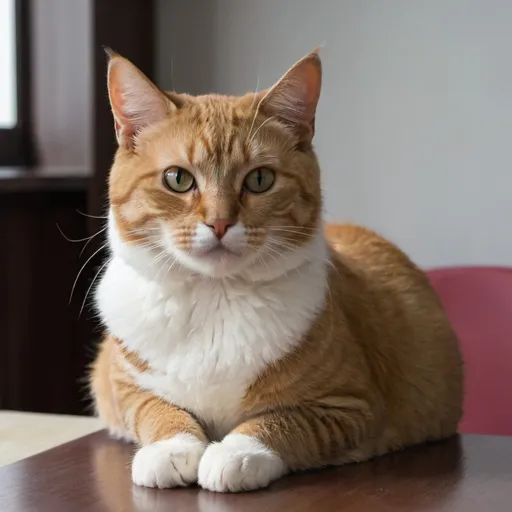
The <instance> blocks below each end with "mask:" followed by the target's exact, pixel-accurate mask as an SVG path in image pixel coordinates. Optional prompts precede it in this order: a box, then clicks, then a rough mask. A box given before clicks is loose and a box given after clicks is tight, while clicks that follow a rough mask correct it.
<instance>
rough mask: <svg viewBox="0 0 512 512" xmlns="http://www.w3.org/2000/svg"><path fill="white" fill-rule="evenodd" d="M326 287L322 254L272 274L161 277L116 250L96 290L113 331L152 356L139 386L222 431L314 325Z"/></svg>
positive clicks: (233, 422)
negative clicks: (261, 378)
mask: <svg viewBox="0 0 512 512" xmlns="http://www.w3.org/2000/svg"><path fill="white" fill-rule="evenodd" d="M325 287H326V284H325V263H324V260H323V259H322V258H319V259H318V260H317V261H314V262H312V263H311V262H308V263H305V264H304V265H302V266H301V267H300V268H298V269H296V270H292V271H291V272H289V273H288V274H285V275H282V276H281V277H278V278H277V279H273V280H271V281H257V282H250V281H246V280H241V279H240V280H238V279H208V278H202V277H201V278H199V277H197V278H195V279H187V280H173V279H168V280H166V281H165V282H164V283H162V282H155V281H151V280H148V279H145V278H144V277H142V276H141V275H140V273H138V272H137V271H136V270H135V269H134V268H133V267H132V266H131V265H129V264H127V263H126V262H125V260H124V259H123V258H121V257H120V256H114V257H113V259H112V261H111V262H110V263H109V265H108V268H107V271H106V272H105V274H104V276H103V278H102V281H101V283H100V285H99V287H98V290H97V294H96V298H97V305H98V308H99V310H100V312H101V315H102V318H103V320H104V322H105V324H106V326H107V328H108V330H109V331H110V332H111V333H112V334H113V335H115V336H117V337H118V338H120V339H121V340H123V342H124V343H125V345H126V347H127V348H128V349H129V350H133V351H137V352H138V353H139V354H140V357H141V358H142V359H144V360H145V361H147V362H148V363H149V364H150V367H151V370H150V371H147V372H145V373H139V374H137V375H136V379H137V382H138V384H139V385H140V386H141V387H143V388H145V389H148V390H150V391H152V392H153V393H155V394H157V395H159V396H161V397H162V398H164V399H166V400H168V401H169V402H172V403H174V404H176V405H178V406H180V407H183V408H185V409H187V410H189V411H191V412H192V413H194V414H195V415H196V416H197V417H199V418H201V419H202V420H203V421H204V422H205V423H206V424H208V425H209V426H210V428H211V430H212V431H213V432H214V433H215V435H216V436H218V437H223V436H224V435H225V434H226V433H227V432H229V430H231V429H232V428H233V427H234V426H236V424H237V423H238V422H239V421H240V418H241V416H240V402H241V399H242V398H243V396H244V394H245V391H246V389H247V387H248V386H249V385H250V384H251V383H252V382H253V381H254V380H255V379H256V377H257V376H258V374H260V373H261V372H262V371H263V370H264V369H265V367H266V366H267V365H268V364H269V363H270V362H272V361H275V360H277V359H279V358H281V357H282V356H283V355H284V354H286V353H287V352H289V351H291V350H293V348H294V347H295V346H296V345H297V344H298V343H299V342H300V339H301V337H302V335H303V334H304V333H305V332H307V330H308V328H309V327H310V325H311V322H312V320H313V318H314V317H315V316H316V314H317V313H318V311H319V309H320V308H321V307H322V305H323V300H324V295H325Z"/></svg>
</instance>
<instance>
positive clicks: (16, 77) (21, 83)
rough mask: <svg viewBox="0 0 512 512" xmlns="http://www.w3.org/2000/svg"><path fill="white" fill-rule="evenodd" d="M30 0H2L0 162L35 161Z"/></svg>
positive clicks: (25, 162) (22, 163)
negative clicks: (31, 115) (29, 30)
mask: <svg viewBox="0 0 512 512" xmlns="http://www.w3.org/2000/svg"><path fill="white" fill-rule="evenodd" d="M27 8H28V0H0V77H2V78H1V80H0V165H4V166H5V165H27V164H30V163H32V158H31V157H32V153H31V144H30V131H29V124H28V122H29V119H28V114H29V93H30V90H29V87H28V85H29V84H28V68H29V65H30V62H29V59H28V35H29V34H28V23H27V21H28V13H27Z"/></svg>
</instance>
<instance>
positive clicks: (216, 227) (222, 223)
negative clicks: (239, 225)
mask: <svg viewBox="0 0 512 512" xmlns="http://www.w3.org/2000/svg"><path fill="white" fill-rule="evenodd" d="M206 225H207V226H208V227H210V228H211V229H213V231H215V235H216V236H217V238H218V239H219V240H220V239H221V238H222V237H223V236H224V235H225V234H226V233H227V231H228V229H229V228H230V227H232V226H233V224H232V223H231V222H230V221H229V220H227V219H219V220H216V221H214V222H213V223H212V224H206Z"/></svg>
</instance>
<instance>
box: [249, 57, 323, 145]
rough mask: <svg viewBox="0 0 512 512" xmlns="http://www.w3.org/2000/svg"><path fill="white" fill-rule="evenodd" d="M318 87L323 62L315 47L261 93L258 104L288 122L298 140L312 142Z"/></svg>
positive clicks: (268, 112)
mask: <svg viewBox="0 0 512 512" xmlns="http://www.w3.org/2000/svg"><path fill="white" fill-rule="evenodd" d="M321 87H322V64H321V61H320V56H319V49H318V48H317V49H316V50H314V51H313V52H311V53H309V54H308V55H306V56H305V57H303V58H302V59H301V60H299V61H298V62H297V63H295V64H294V65H293V66H292V67H291V68H290V69H289V70H288V71H287V72H286V73H285V74H284V75H283V77H282V78H281V79H280V80H279V81H278V82H277V83H276V84H275V85H274V86H272V87H271V88H270V89H269V90H268V91H267V92H266V93H263V97H262V99H261V100H260V102H259V105H258V108H259V109H260V110H261V111H263V112H265V113H266V114H267V115H270V116H276V117H277V118H278V119H280V120H281V121H282V122H283V123H285V124H286V125H288V126H289V127H290V128H291V130H292V131H293V133H294V134H295V135H296V136H297V137H298V138H299V140H300V141H301V142H311V140H312V139H313V136H314V134H315V114H316V107H317V104H318V99H319V98H320V90H321Z"/></svg>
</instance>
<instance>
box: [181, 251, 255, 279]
mask: <svg viewBox="0 0 512 512" xmlns="http://www.w3.org/2000/svg"><path fill="white" fill-rule="evenodd" d="M180 256H181V257H180V258H179V259H180V260H182V264H184V265H185V266H186V267H188V268H189V269H190V270H192V271H194V272H199V273H201V274H203V275H206V276H208V277H213V278H222V277H230V276H233V275H236V274H237V273H239V272H240V271H241V270H242V269H243V268H244V267H245V266H246V265H247V264H248V262H247V258H245V257H244V256H243V255H240V254H236V253H234V252H232V251H230V250H228V249H226V248H224V247H216V248H215V249H212V250H210V251H207V252H200V253H197V254H196V253H193V254H186V255H180Z"/></svg>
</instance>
